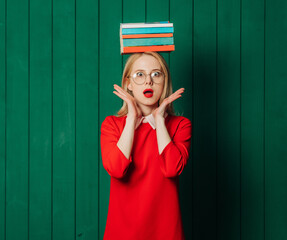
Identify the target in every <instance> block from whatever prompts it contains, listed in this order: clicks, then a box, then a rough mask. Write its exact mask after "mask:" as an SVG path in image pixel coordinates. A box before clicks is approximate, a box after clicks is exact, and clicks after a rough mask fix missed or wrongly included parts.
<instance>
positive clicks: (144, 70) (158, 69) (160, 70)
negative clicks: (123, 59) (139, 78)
mask: <svg viewBox="0 0 287 240" xmlns="http://www.w3.org/2000/svg"><path fill="white" fill-rule="evenodd" d="M153 70H159V71H161V70H160V69H158V68H154V69H152V71H153ZM136 71H145V70H144V69H136Z"/></svg>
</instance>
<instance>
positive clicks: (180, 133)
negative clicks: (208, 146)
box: [159, 118, 192, 177]
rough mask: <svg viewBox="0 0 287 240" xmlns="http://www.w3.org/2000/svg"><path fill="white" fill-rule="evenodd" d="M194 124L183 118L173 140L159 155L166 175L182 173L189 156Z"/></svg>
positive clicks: (171, 175) (162, 169) (172, 175)
mask: <svg viewBox="0 0 287 240" xmlns="http://www.w3.org/2000/svg"><path fill="white" fill-rule="evenodd" d="M191 135H192V124H191V121H190V120H189V119H188V118H183V119H182V120H181V121H180V122H179V125H178V128H177V130H176V132H175V134H174V137H173V138H172V139H171V141H170V142H169V143H168V144H167V145H166V146H165V148H164V149H163V151H162V152H161V154H160V155H159V161H160V168H161V171H162V173H163V174H164V176H165V177H175V176H178V175H180V174H181V173H182V171H183V169H184V167H185V166H186V164H187V160H188V158H189V151H190V146H191Z"/></svg>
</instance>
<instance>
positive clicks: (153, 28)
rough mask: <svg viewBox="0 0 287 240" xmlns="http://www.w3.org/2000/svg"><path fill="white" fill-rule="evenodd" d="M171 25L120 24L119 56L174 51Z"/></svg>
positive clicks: (160, 23) (164, 23)
mask: <svg viewBox="0 0 287 240" xmlns="http://www.w3.org/2000/svg"><path fill="white" fill-rule="evenodd" d="M173 32H174V28H173V23H170V22H169V21H162V22H147V23H121V24H120V43H121V55H123V54H128V53H136V52H148V51H150V52H171V51H174V40H173Z"/></svg>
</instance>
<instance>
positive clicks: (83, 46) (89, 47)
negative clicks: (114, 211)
mask: <svg viewBox="0 0 287 240" xmlns="http://www.w3.org/2000/svg"><path fill="white" fill-rule="evenodd" d="M98 14H99V13H98V1H93V0H82V1H77V2H76V106H75V107H76V143H77V144H76V236H75V238H78V239H87V240H88V239H89V240H92V239H100V238H99V237H98V231H99V227H98V215H99V209H98V203H99V195H98V191H99V181H98V177H99V173H98V171H99V169H98V168H99V164H100V159H99V154H100V152H99V151H100V149H99V147H98V146H99V141H98V139H99V138H98V136H99V134H100V133H99V122H98V115H99V113H98V112H99V99H98V97H99V83H98V80H99V78H98V73H99V67H98V65H99V62H98V53H99V49H98V28H99V26H98V24H99V22H98Z"/></svg>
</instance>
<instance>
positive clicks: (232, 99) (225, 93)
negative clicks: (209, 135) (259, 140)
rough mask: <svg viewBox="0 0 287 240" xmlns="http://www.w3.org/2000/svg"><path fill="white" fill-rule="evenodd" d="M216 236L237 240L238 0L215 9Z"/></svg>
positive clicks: (238, 161)
mask: <svg viewBox="0 0 287 240" xmlns="http://www.w3.org/2000/svg"><path fill="white" fill-rule="evenodd" d="M217 9H218V10H217V21H218V22H217V80H216V83H217V86H216V87H217V88H216V94H217V95H216V106H217V109H216V114H217V119H216V123H217V124H216V125H217V128H216V129H217V132H216V135H217V141H216V144H217V149H216V150H217V166H216V167H217V172H216V174H217V198H216V199H217V239H222V240H227V239H228V240H229V239H233V240H239V239H240V93H241V92H240V2H239V1H237V0H231V1H228V0H220V1H218V8H217Z"/></svg>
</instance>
